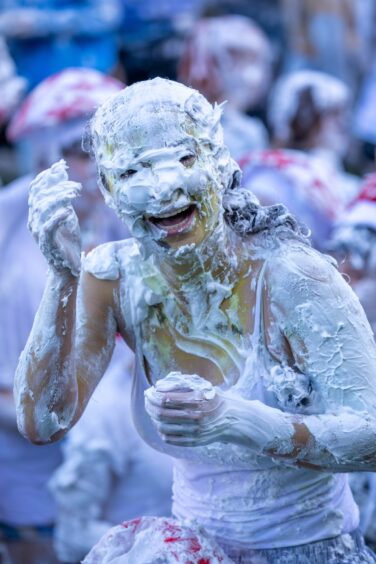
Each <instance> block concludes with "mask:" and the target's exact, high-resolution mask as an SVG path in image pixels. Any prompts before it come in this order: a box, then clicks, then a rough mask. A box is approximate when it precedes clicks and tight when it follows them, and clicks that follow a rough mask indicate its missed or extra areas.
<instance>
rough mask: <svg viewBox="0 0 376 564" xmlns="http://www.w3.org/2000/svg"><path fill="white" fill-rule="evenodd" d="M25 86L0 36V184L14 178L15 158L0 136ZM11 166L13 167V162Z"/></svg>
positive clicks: (24, 81)
mask: <svg viewBox="0 0 376 564" xmlns="http://www.w3.org/2000/svg"><path fill="white" fill-rule="evenodd" d="M26 86H27V82H26V80H25V79H24V78H22V77H20V76H18V75H17V73H16V67H15V65H14V62H13V60H12V58H11V57H10V55H9V50H8V47H7V44H6V42H5V40H4V38H2V37H1V36H0V186H1V184H2V183H6V182H7V177H8V176H10V178H14V176H12V172H13V170H12V164H11V163H12V162H13V163H14V161H15V159H14V158H12V156H11V155H10V151H9V149H8V148H7V147H4V146H3V145H2V139H1V137H2V133H3V131H4V128H5V125H6V123H7V121H8V120H9V118H10V116H11V114H12V112H13V111H14V110H15V109H16V107H17V105H18V103H19V102H20V99H21V98H22V95H23V93H24V91H25V90H26ZM12 155H13V154H12ZM13 168H15V164H14V167H13Z"/></svg>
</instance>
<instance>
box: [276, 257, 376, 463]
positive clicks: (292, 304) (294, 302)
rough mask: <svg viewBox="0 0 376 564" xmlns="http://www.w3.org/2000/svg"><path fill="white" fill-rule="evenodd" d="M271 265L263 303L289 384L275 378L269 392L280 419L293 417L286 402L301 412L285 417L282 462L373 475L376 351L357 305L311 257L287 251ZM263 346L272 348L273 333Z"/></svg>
mask: <svg viewBox="0 0 376 564" xmlns="http://www.w3.org/2000/svg"><path fill="white" fill-rule="evenodd" d="M276 262H277V264H275V263H274V264H273V265H272V267H271V268H270V269H269V272H268V274H267V278H268V281H267V286H268V294H269V295H268V300H267V302H268V303H269V306H268V307H269V310H270V318H271V319H272V320H274V323H273V322H272V324H271V326H272V327H274V328H275V327H278V329H279V331H280V332H281V333H282V334H283V337H284V338H285V340H286V342H287V343H288V348H289V350H290V351H291V357H292V358H291V361H290V364H291V366H292V370H293V372H294V375H295V379H294V380H293V386H294V387H293V388H291V383H292V381H291V378H288V379H283V377H281V378H279V379H275V378H274V380H273V384H272V385H273V391H274V392H275V393H276V395H277V397H278V399H279V405H280V406H281V408H282V410H283V411H285V410H286V411H294V409H293V408H294V406H292V405H291V401H290V399H291V395H292V396H293V397H294V395H295V394H296V397H299V401H300V402H301V401H302V399H303V404H304V408H303V409H302V408H301V407H300V409H296V412H297V413H286V412H285V413H284V414H283V415H284V417H285V418H286V417H287V418H288V420H289V422H290V423H291V424H292V425H293V426H294V435H293V440H292V446H293V448H292V449H291V453H290V454H287V456H288V457H289V458H290V459H292V460H294V461H295V463H296V464H298V465H303V466H312V467H314V468H317V469H325V470H330V471H337V472H347V471H362V470H364V471H365V470H366V471H374V470H375V469H376V346H375V341H374V337H373V334H372V331H371V328H370V326H369V323H368V321H367V318H366V315H365V313H364V311H363V309H362V307H361V305H360V303H359V300H358V298H357V297H356V295H355V294H354V293H353V291H352V290H351V288H350V286H349V285H348V284H347V283H346V282H345V280H344V279H343V277H342V276H341V275H340V273H339V272H338V271H337V269H336V268H335V267H334V266H333V264H331V263H330V261H329V260H328V259H327V258H326V257H324V256H323V255H320V254H319V253H317V252H315V251H314V250H312V249H309V248H306V249H297V248H295V249H292V250H290V251H288V252H286V253H285V254H282V255H281V257H279V258H278V259H276ZM277 273H278V274H277ZM269 341H270V343H272V342H273V341H274V342H276V336H275V333H274V334H273V329H272V330H271V331H270V332H269ZM304 387H305V391H304V390H303V392H302V388H304ZM298 392H299V393H298ZM298 412H300V413H298ZM277 450H278V449H277ZM277 454H278V452H277Z"/></svg>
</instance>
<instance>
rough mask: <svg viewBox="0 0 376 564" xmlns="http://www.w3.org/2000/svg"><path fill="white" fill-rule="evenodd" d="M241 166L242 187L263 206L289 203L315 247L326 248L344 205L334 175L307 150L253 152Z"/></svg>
mask: <svg viewBox="0 0 376 564" xmlns="http://www.w3.org/2000/svg"><path fill="white" fill-rule="evenodd" d="M239 165H240V167H241V168H242V170H243V180H242V183H243V186H244V187H245V188H246V189H247V190H249V191H250V192H252V193H253V194H255V195H256V196H257V198H258V199H259V200H260V202H261V204H262V205H264V206H270V205H274V204H280V203H282V204H284V205H285V206H287V207H288V209H289V210H290V211H291V213H293V214H294V216H295V217H296V218H297V219H298V220H299V221H300V222H301V223H303V224H304V225H306V226H307V228H308V229H309V230H310V232H311V238H312V244H313V246H314V247H316V248H317V249H320V250H322V249H325V246H326V243H327V241H328V237H329V235H330V232H331V230H332V228H333V225H334V223H335V220H336V217H337V214H338V212H339V211H340V210H341V208H342V205H341V201H340V199H339V197H338V195H337V192H338V186H336V178H335V177H333V176H330V175H329V174H328V172H327V171H325V170H323V169H322V167H321V166H320V163H319V162H318V161H317V160H314V159H311V158H310V157H309V156H308V155H306V154H305V153H303V152H300V151H292V150H286V149H273V150H266V151H253V152H250V153H249V154H248V155H246V156H245V157H244V158H243V159H242V160H241V161H240V163H239ZM336 188H337V190H336Z"/></svg>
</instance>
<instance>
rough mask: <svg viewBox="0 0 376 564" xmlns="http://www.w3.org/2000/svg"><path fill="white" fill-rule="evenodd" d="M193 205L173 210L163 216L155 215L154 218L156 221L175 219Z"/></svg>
mask: <svg viewBox="0 0 376 564" xmlns="http://www.w3.org/2000/svg"><path fill="white" fill-rule="evenodd" d="M190 205H191V204H188V205H187V206H185V207H184V208H179V209H177V210H171V211H170V212H168V213H165V214H161V215H154V216H153V217H155V219H166V218H168V217H173V216H174V215H176V214H178V213H182V212H184V211H185V210H187V209H188V208H189V206H190Z"/></svg>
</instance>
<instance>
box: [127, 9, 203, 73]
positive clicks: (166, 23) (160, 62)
mask: <svg viewBox="0 0 376 564" xmlns="http://www.w3.org/2000/svg"><path fill="white" fill-rule="evenodd" d="M120 2H121V5H122V20H121V25H120V27H119V44H120V58H121V61H122V63H123V66H124V68H125V71H126V75H127V79H128V81H129V83H133V82H137V81H139V80H145V79H147V78H154V77H155V76H159V75H160V76H165V77H168V78H172V79H175V78H176V67H177V64H178V60H179V57H180V53H181V50H182V48H183V43H184V41H185V36H186V34H187V33H188V32H189V31H190V30H191V29H192V28H193V26H194V25H195V22H196V20H197V19H198V17H199V14H200V11H201V8H202V6H203V5H204V4H205V0H158V2H155V0H142V2H140V1H139V0H120Z"/></svg>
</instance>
